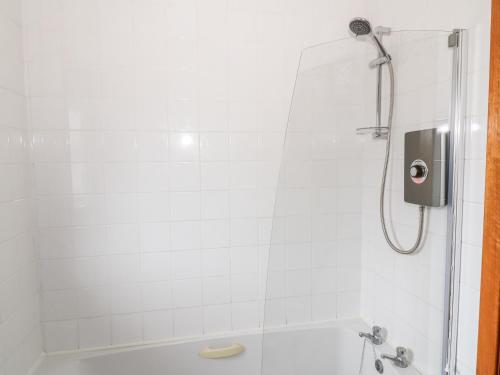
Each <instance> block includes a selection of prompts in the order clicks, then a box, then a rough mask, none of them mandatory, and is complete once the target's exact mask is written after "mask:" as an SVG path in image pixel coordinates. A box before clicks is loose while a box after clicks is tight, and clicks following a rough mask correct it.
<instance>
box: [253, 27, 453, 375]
mask: <svg viewBox="0 0 500 375" xmlns="http://www.w3.org/2000/svg"><path fill="white" fill-rule="evenodd" d="M449 35H450V32H445V31H431V32H430V31H425V32H424V31H400V32H392V33H390V34H389V35H384V38H383V43H384V45H385V47H386V49H387V50H388V52H389V54H390V55H391V57H392V61H393V65H394V72H395V91H394V92H395V107H394V121H393V125H392V149H391V154H390V163H389V168H388V177H387V189H386V195H385V204H386V206H385V207H386V215H387V221H388V226H389V231H390V234H391V237H392V238H394V239H395V240H396V241H397V243H398V244H399V245H401V246H404V247H407V246H409V245H410V244H411V243H413V242H414V240H415V237H416V235H417V229H418V207H417V206H415V205H412V204H408V203H405V201H404V194H403V187H404V178H405V173H406V171H405V167H404V165H403V155H404V135H405V133H406V132H409V131H414V130H421V129H430V128H436V129H438V131H439V132H444V133H449V132H450V118H451V117H450V116H452V105H451V103H452V89H453V87H452V86H453V85H452V83H453V57H454V51H453V48H450V47H449V45H448V38H449ZM375 58H377V50H376V48H375V47H374V46H373V45H372V44H371V42H370V41H368V43H367V42H366V41H365V42H362V41H360V40H356V39H355V38H347V39H342V40H338V41H334V42H331V43H325V44H321V45H317V46H313V47H310V48H307V49H306V50H304V51H303V53H302V56H301V60H300V67H299V69H298V74H297V77H296V84H295V89H294V94H293V99H292V103H291V108H290V113H289V121H288V126H287V131H286V137H285V144H284V149H283V156H282V162H281V168H280V175H279V181H278V187H277V193H276V200H275V210H274V216H273V223H272V235H271V237H272V238H271V245H270V248H269V254H268V264H267V267H268V269H267V285H266V292H265V308H264V310H265V311H264V336H263V357H262V374H265V375H285V374H286V375H292V374H297V375H298V374H308V375H320V374H321V375H323V374H324V375H327V374H328V375H336V374H337V375H351V374H358V373H362V374H377V372H376V370H375V359H376V358H380V355H381V353H387V354H390V355H394V354H395V349H394V348H395V347H396V346H402V347H405V348H407V349H408V356H409V359H410V362H411V367H412V368H413V369H414V370H415V371H418V372H415V373H422V374H429V375H431V374H432V375H434V374H440V373H442V369H443V366H444V365H443V350H444V348H445V344H444V342H445V340H444V336H446V335H447V334H446V327H445V323H444V322H445V320H446V319H447V312H448V298H447V293H448V292H447V287H446V279H447V270H448V267H449V261H447V259H448V258H447V252H448V249H449V245H447V237H448V235H449V233H448V223H449V213H448V212H449V210H448V208H447V207H443V208H430V209H427V210H426V213H425V226H424V239H423V244H422V246H421V247H420V249H419V250H418V251H417V252H416V253H415V254H413V255H400V254H397V253H396V252H394V251H393V250H392V249H391V248H390V247H389V246H388V245H387V243H386V241H385V239H384V236H383V233H382V229H381V224H380V215H379V202H380V201H379V198H380V197H379V195H380V183H381V176H382V170H383V162H384V154H385V147H386V142H387V141H386V140H385V139H384V137H383V136H382V137H376V136H374V133H375V132H373V131H368V132H359V131H357V129H358V128H366V127H373V126H375V125H376V93H377V69H376V68H370V67H369V63H370V61H372V60H373V59H375ZM381 101H382V116H381V117H382V120H381V122H382V123H381V125H382V126H383V127H384V126H387V115H388V105H389V77H388V73H387V67H386V66H384V67H383V73H382V100H381ZM456 167H457V166H454V168H456ZM373 325H378V326H381V327H382V328H383V333H384V341H385V342H384V344H383V345H380V346H377V347H373V348H372V346H371V344H370V343H369V342H367V343H366V345H365V347H364V344H365V343H364V340H363V339H362V338H361V337H359V335H358V332H360V331H364V332H370V331H371V326H373ZM375 357H376V358H375ZM382 364H383V365H384V366H385V368H386V371H385V373H386V374H392V373H393V372H391V371H392V370H393V369H394V368H395V367H393V365H392V361H390V360H383V361H382ZM360 367H361V370H360ZM360 371H361V372H360ZM395 373H396V372H395ZM412 373H413V372H412Z"/></svg>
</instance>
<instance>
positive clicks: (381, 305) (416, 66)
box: [362, 32, 453, 374]
mask: <svg viewBox="0 0 500 375" xmlns="http://www.w3.org/2000/svg"><path fill="white" fill-rule="evenodd" d="M385 42H386V45H387V48H388V49H389V50H390V51H391V55H392V57H393V64H394V68H395V77H396V89H395V103H396V107H395V112H394V122H393V132H392V141H393V142H392V145H393V147H392V150H391V159H390V165H389V172H388V178H387V181H388V182H387V189H386V202H387V204H386V218H387V223H388V227H389V233H390V235H391V238H393V239H394V238H395V239H396V241H397V243H398V245H399V246H402V247H404V248H409V247H410V246H411V245H412V244H413V243H414V241H415V238H416V235H417V228H418V208H417V207H416V206H415V205H412V204H408V203H404V198H403V194H404V192H403V186H404V184H403V170H404V168H403V167H402V164H403V161H404V154H403V150H404V134H405V132H407V131H413V130H419V129H428V128H431V127H437V128H440V127H447V126H448V116H449V104H450V93H451V72H452V56H453V53H452V50H451V49H449V48H448V33H446V32H437V33H436V32H401V33H398V34H396V33H395V34H393V35H391V36H389V37H388V38H386V41H385ZM431 56H432V57H431ZM386 82H387V81H386ZM373 97H374V96H373V95H372V98H373ZM385 145H386V143H385V142H383V141H382V142H377V141H374V140H371V139H367V140H366V142H365V147H364V151H363V157H364V162H363V176H364V177H365V179H364V181H363V251H362V252H363V254H362V257H363V272H362V278H363V280H362V316H363V317H364V318H365V319H366V320H367V321H369V322H371V323H373V324H377V325H381V326H383V327H384V328H386V329H387V340H388V341H389V342H390V343H391V344H392V345H393V346H406V347H408V348H410V349H411V351H412V353H413V364H414V366H415V367H417V368H418V369H419V370H421V371H422V373H423V374H439V373H440V369H441V367H442V364H441V351H442V333H443V321H444V319H443V316H444V308H445V307H444V303H445V297H444V291H445V277H446V263H445V260H446V230H447V223H446V220H447V215H446V213H447V210H446V208H431V209H427V210H426V217H425V220H426V225H425V236H424V240H423V244H422V247H421V250H419V252H418V253H417V254H414V255H407V256H404V255H400V254H397V253H396V252H394V251H393V250H392V249H390V248H389V246H388V245H387V243H386V241H385V239H384V236H383V234H382V229H381V224H380V220H379V192H380V178H381V173H382V169H383V161H384V160H383V158H384V152H385Z"/></svg>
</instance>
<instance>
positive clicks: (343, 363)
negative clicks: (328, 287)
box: [34, 320, 419, 375]
mask: <svg viewBox="0 0 500 375" xmlns="http://www.w3.org/2000/svg"><path fill="white" fill-rule="evenodd" d="M367 329H368V327H367V326H366V325H365V324H364V323H363V322H361V321H359V320H347V321H343V322H335V323H330V324H322V325H311V326H301V327H294V328H286V329H280V330H274V331H272V332H266V334H265V335H262V333H260V334H257V333H253V334H246V335H240V336H231V335H227V336H225V337H213V338H207V339H203V340H200V339H193V340H189V341H180V342H179V341H177V342H170V343H164V344H161V345H147V346H146V345H142V346H138V347H134V348H124V349H123V348H122V349H105V350H98V351H92V352H80V353H72V354H65V355H61V354H57V355H50V356H47V357H46V359H45V360H44V361H43V362H42V364H41V365H40V366H39V368H38V369H37V370H36V371H35V372H34V375H199V374H203V375H260V374H262V375H299V374H300V375H358V374H359V367H360V360H361V353H362V349H363V340H362V339H360V338H359V336H358V334H357V333H358V331H359V330H367ZM235 342H238V343H241V344H243V345H244V346H245V351H244V352H243V353H242V354H240V355H239V356H237V357H233V358H226V359H217V360H214V359H205V358H201V357H200V356H199V355H198V353H199V351H200V350H201V349H202V348H203V347H205V346H207V345H212V346H217V345H226V344H231V343H235ZM376 349H377V352H378V354H380V353H381V352H388V353H393V352H394V350H393V349H392V348H390V347H388V346H387V345H385V344H384V345H381V346H378V347H377V348H376ZM261 359H262V360H261ZM384 367H385V371H384V374H386V375H418V374H419V373H418V372H417V371H416V370H415V369H413V368H408V369H397V368H395V367H393V366H392V364H391V363H389V362H388V361H384ZM362 374H363V375H378V373H377V372H376V371H375V368H374V358H373V350H372V348H371V346H369V345H367V346H366V351H365V357H364V360H363V370H362Z"/></svg>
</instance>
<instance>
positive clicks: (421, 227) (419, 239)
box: [380, 61, 425, 255]
mask: <svg viewBox="0 0 500 375" xmlns="http://www.w3.org/2000/svg"><path fill="white" fill-rule="evenodd" d="M387 67H388V69H389V79H390V98H389V114H388V119H387V128H388V129H387V143H386V146H385V160H384V170H383V173H382V183H381V187H380V222H381V224H382V231H383V232H384V237H385V240H386V241H387V243H388V244H389V246H390V247H391V249H393V250H394V251H396V252H398V253H399V254H404V255H409V254H412V253H414V252H415V251H416V250H417V249H418V248H419V247H420V244H421V243H422V232H423V230H424V211H425V207H424V206H418V214H419V218H418V234H417V239H416V240H415V243H414V244H413V246H412V247H410V248H409V249H403V248H400V247H399V246H397V245H396V244H395V243H394V242H393V241H392V240H391V238H390V236H389V233H388V231H387V224H386V222H385V212H384V198H385V186H386V179H387V168H388V166H389V157H390V153H391V133H392V118H393V114H394V68H393V66H392V62H391V61H388V62H387Z"/></svg>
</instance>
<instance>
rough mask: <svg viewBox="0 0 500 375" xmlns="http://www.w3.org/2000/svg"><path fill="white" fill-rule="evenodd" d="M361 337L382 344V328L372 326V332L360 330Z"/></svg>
mask: <svg viewBox="0 0 500 375" xmlns="http://www.w3.org/2000/svg"><path fill="white" fill-rule="evenodd" d="M359 337H364V338H365V339H367V340H370V341H371V343H372V344H374V345H380V344H382V341H383V340H382V328H380V327H379V326H373V327H372V333H368V332H359Z"/></svg>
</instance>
